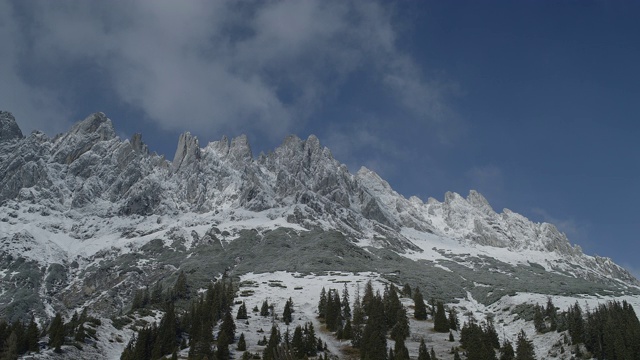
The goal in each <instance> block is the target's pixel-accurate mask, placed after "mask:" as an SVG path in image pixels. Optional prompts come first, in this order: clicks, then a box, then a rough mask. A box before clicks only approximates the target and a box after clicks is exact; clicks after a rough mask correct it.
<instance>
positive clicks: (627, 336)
mask: <svg viewBox="0 0 640 360" xmlns="http://www.w3.org/2000/svg"><path fill="white" fill-rule="evenodd" d="M584 333H585V336H584V338H585V342H584V344H585V346H586V348H587V350H589V352H591V353H592V354H593V355H594V357H596V358H598V359H639V358H640V341H638V339H640V322H639V321H638V318H637V316H636V314H635V311H634V310H633V307H632V306H631V305H629V304H628V303H627V302H626V301H623V302H622V303H619V302H617V301H613V302H609V303H607V304H601V305H599V306H598V307H597V308H596V309H595V310H594V311H593V312H591V313H587V319H586V323H585V329H584Z"/></svg>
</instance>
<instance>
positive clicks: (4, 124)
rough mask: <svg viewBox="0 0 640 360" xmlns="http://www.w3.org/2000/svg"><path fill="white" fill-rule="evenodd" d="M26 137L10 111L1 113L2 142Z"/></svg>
mask: <svg viewBox="0 0 640 360" xmlns="http://www.w3.org/2000/svg"><path fill="white" fill-rule="evenodd" d="M22 137H24V136H23V135H22V130H20V127H19V126H18V124H17V123H16V119H15V118H14V117H13V114H11V113H10V112H8V111H0V141H5V140H12V139H20V138H22Z"/></svg>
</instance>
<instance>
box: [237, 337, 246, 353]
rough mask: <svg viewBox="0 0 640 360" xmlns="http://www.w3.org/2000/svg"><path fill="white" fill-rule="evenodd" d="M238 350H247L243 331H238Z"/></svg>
mask: <svg viewBox="0 0 640 360" xmlns="http://www.w3.org/2000/svg"><path fill="white" fill-rule="evenodd" d="M237 348H238V351H245V350H247V341H246V340H245V339H244V333H240V338H239V339H238V347H237Z"/></svg>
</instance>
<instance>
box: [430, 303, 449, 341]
mask: <svg viewBox="0 0 640 360" xmlns="http://www.w3.org/2000/svg"><path fill="white" fill-rule="evenodd" d="M433 329H434V330H435V331H437V332H444V333H446V332H448V331H449V321H447V313H446V312H445V310H444V305H443V304H442V302H440V301H439V302H438V304H437V305H436V313H435V316H434V318H433Z"/></svg>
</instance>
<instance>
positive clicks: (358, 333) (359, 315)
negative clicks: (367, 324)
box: [351, 287, 365, 348]
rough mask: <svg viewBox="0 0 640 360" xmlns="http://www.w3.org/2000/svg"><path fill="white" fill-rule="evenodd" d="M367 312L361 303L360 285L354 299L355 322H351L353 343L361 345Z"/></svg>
mask: <svg viewBox="0 0 640 360" xmlns="http://www.w3.org/2000/svg"><path fill="white" fill-rule="evenodd" d="M364 318H365V313H364V309H363V308H362V304H361V303H360V287H357V288H356V294H355V299H354V300H353V322H352V323H351V329H352V330H351V345H353V347H355V348H358V347H360V342H361V340H362V331H363V328H364Z"/></svg>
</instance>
